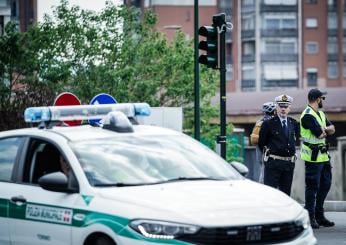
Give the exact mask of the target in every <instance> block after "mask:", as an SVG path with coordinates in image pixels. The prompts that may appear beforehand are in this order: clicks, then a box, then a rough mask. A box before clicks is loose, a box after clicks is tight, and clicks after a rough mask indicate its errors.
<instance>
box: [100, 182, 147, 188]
mask: <svg viewBox="0 0 346 245" xmlns="http://www.w3.org/2000/svg"><path fill="white" fill-rule="evenodd" d="M148 184H150V183H123V182H118V183H104V184H103V183H97V184H94V185H93V186H95V187H125V186H139V185H148Z"/></svg>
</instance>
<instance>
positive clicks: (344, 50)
mask: <svg viewBox="0 0 346 245" xmlns="http://www.w3.org/2000/svg"><path fill="white" fill-rule="evenodd" d="M342 53H343V54H346V38H343V39H342Z"/></svg>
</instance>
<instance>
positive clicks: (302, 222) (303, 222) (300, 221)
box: [295, 209, 310, 229]
mask: <svg viewBox="0 0 346 245" xmlns="http://www.w3.org/2000/svg"><path fill="white" fill-rule="evenodd" d="M295 223H296V225H299V226H301V227H303V228H304V229H307V228H309V227H310V218H309V214H308V212H307V211H306V210H305V209H303V211H302V212H301V213H300V214H299V216H298V217H297V218H296V220H295Z"/></svg>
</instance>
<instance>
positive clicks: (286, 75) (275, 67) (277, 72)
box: [263, 63, 298, 80]
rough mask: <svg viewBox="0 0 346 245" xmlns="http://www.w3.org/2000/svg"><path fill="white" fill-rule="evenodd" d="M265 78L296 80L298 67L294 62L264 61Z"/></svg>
mask: <svg viewBox="0 0 346 245" xmlns="http://www.w3.org/2000/svg"><path fill="white" fill-rule="evenodd" d="M263 77H264V79H265V80H296V79H298V68H297V64H296V63H266V64H264V65H263Z"/></svg>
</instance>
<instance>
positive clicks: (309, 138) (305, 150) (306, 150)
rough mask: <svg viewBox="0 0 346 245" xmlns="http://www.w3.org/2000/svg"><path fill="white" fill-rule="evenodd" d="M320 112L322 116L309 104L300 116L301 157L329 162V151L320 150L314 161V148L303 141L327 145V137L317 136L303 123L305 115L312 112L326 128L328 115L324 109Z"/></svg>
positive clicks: (305, 159)
mask: <svg viewBox="0 0 346 245" xmlns="http://www.w3.org/2000/svg"><path fill="white" fill-rule="evenodd" d="M319 113H320V116H318V114H317V113H316V112H315V111H314V110H313V109H312V108H311V107H309V106H308V107H306V109H305V110H304V111H303V112H302V115H301V116H300V135H301V139H302V144H301V147H300V157H301V159H302V160H304V161H308V162H316V163H321V162H328V161H329V156H328V153H321V152H320V151H319V152H318V155H317V159H316V161H312V160H311V154H312V150H311V149H310V147H308V146H307V145H305V144H303V142H307V143H309V144H313V145H319V146H325V145H326V139H325V138H324V139H319V138H317V137H316V136H315V135H314V134H313V133H312V132H311V130H310V129H306V128H304V127H303V125H302V118H303V117H304V115H306V114H310V115H312V116H313V117H314V118H315V119H316V121H317V122H318V124H319V125H320V126H321V127H322V128H325V127H326V125H327V124H326V115H325V114H324V112H323V111H319Z"/></svg>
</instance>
